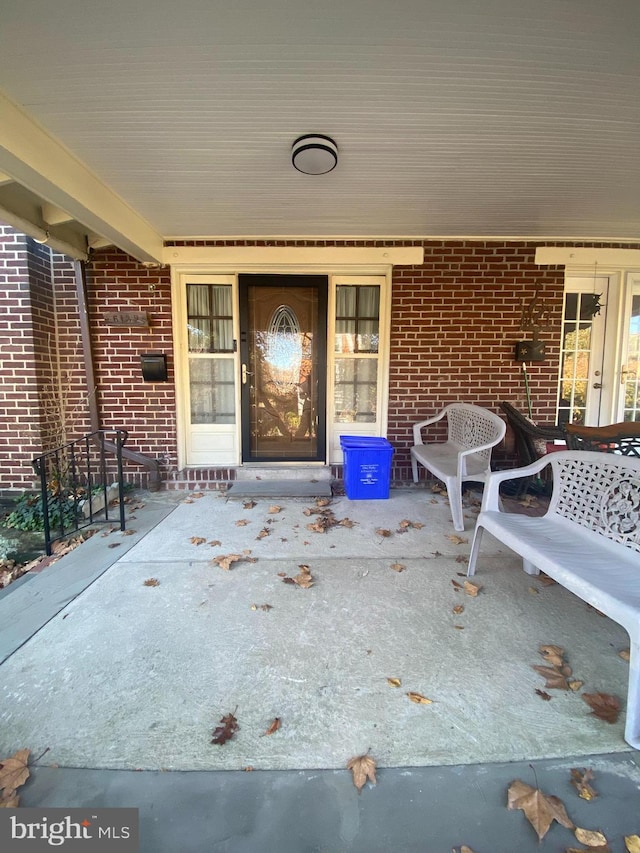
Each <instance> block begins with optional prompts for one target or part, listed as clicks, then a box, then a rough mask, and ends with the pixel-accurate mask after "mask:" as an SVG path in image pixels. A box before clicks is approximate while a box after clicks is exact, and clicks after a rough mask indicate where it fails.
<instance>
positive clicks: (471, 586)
mask: <svg viewBox="0 0 640 853" xmlns="http://www.w3.org/2000/svg"><path fill="white" fill-rule="evenodd" d="M463 587H464V591H465V594H466V595H470V596H471V597H472V598H477V597H478V593H479V592H480V590H481V589H482V587H481V586H480V585H479V584H477V583H471V581H465V582H464V584H463Z"/></svg>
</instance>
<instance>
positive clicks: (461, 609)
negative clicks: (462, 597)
mask: <svg viewBox="0 0 640 853" xmlns="http://www.w3.org/2000/svg"><path fill="white" fill-rule="evenodd" d="M453 612H454V613H455V614H456V615H459V614H460V613H464V604H456V606H455V607H454V608H453Z"/></svg>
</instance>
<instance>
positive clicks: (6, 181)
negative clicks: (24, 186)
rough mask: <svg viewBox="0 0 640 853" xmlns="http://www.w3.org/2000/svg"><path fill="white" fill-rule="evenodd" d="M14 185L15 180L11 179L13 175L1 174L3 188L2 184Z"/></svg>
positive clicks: (0, 184)
mask: <svg viewBox="0 0 640 853" xmlns="http://www.w3.org/2000/svg"><path fill="white" fill-rule="evenodd" d="M12 183H13V178H12V177H11V175H6V174H5V173H4V172H0V186H2V184H12Z"/></svg>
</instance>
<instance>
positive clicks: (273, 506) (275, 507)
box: [267, 504, 282, 515]
mask: <svg viewBox="0 0 640 853" xmlns="http://www.w3.org/2000/svg"><path fill="white" fill-rule="evenodd" d="M267 512H270V513H271V514H272V515H275V514H276V513H278V512H282V507H281V506H278V504H271V506H270V507H269V509H268V510H267Z"/></svg>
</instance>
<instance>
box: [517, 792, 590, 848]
mask: <svg viewBox="0 0 640 853" xmlns="http://www.w3.org/2000/svg"><path fill="white" fill-rule="evenodd" d="M507 808H508V809H512V810H513V809H522V811H523V812H524V814H525V817H526V818H527V820H528V821H529V823H530V824H531V826H532V827H533V828H534V829H535V831H536V834H537V836H538V839H539V840H540V841H542V839H543V838H544V837H545V835H546V834H547V832H548V831H549V827H550V826H551V824H552V823H553V821H554V820H556V821H558V823H560V824H562V826H565V827H566V828H567V829H573V828H574V824H573V822H572V821H571V820H570V818H569V816H568V814H567V812H566V810H565V807H564V805H563V803H562V801H561V800H559V799H558V797H554V796H547V795H546V794H543V793H542V791H541V790H540V789H539V788H532V787H531V785H527V784H526V782H522V781H521V780H520V779H516V780H515V781H513V782H512V783H511V784H510V785H509V788H508V791H507Z"/></svg>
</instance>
